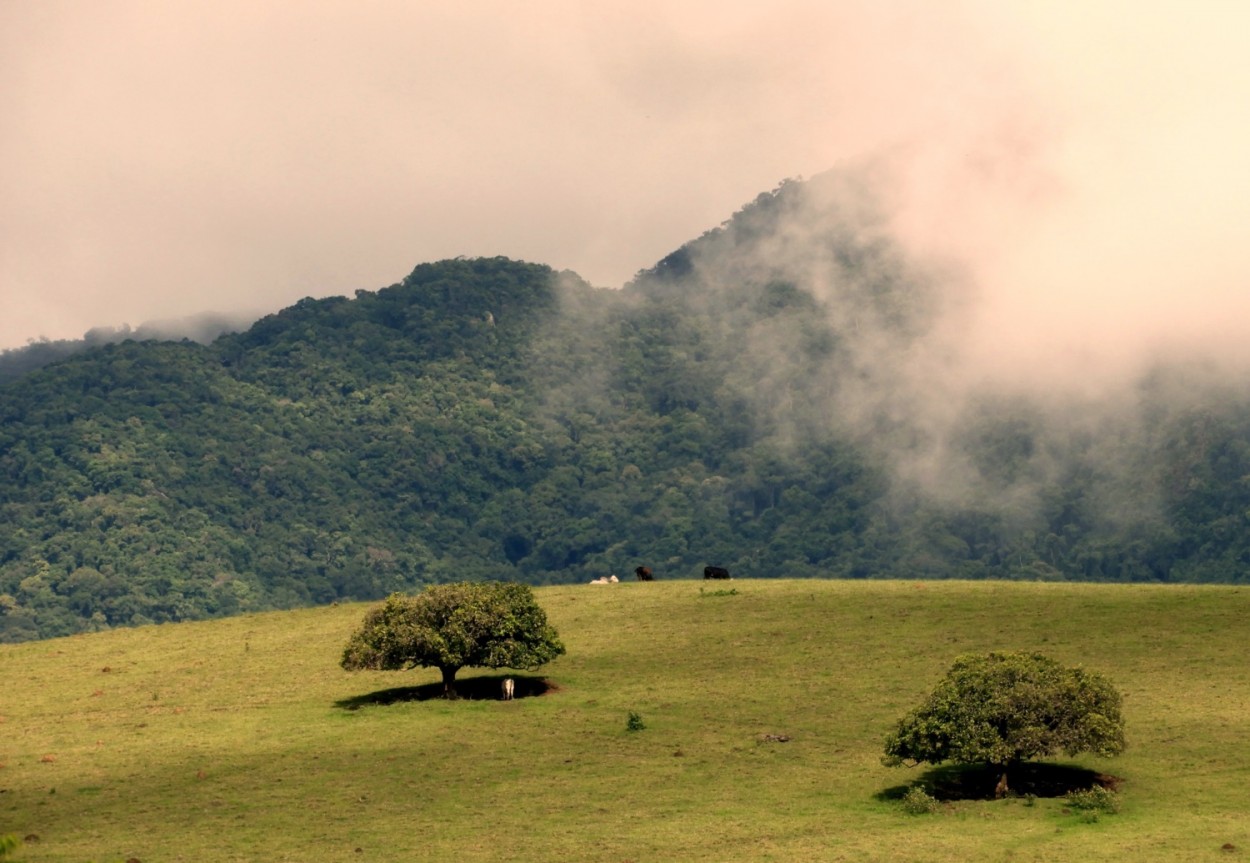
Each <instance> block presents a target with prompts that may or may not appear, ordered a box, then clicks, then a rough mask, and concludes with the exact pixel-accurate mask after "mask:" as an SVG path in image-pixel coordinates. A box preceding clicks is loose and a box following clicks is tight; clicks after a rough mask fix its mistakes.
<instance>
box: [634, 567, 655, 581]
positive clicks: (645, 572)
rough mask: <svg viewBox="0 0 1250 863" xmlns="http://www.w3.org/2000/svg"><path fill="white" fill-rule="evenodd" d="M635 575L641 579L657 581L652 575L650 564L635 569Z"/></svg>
mask: <svg viewBox="0 0 1250 863" xmlns="http://www.w3.org/2000/svg"><path fill="white" fill-rule="evenodd" d="M634 575H636V576H638V580H639V581H655V579H654V578H652V577H651V567H649V566H640V567H638V568H637V569H635V570H634Z"/></svg>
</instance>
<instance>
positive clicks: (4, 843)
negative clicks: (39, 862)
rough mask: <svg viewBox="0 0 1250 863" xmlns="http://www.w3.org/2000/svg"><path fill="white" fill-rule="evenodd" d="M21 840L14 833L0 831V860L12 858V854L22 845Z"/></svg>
mask: <svg viewBox="0 0 1250 863" xmlns="http://www.w3.org/2000/svg"><path fill="white" fill-rule="evenodd" d="M21 844H22V843H21V840H19V839H18V838H17V837H16V836H14V835H13V834H12V833H0V860H8V859H12V856H11V855H12V854H13V853H14V852H16V851H17V849H18V848H19V847H21Z"/></svg>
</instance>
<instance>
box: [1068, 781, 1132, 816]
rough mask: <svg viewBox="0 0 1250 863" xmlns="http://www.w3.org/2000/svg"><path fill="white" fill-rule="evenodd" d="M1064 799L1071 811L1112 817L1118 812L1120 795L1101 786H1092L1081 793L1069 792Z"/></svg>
mask: <svg viewBox="0 0 1250 863" xmlns="http://www.w3.org/2000/svg"><path fill="white" fill-rule="evenodd" d="M1065 799H1066V800H1067V801H1068V805H1069V806H1071V807H1072V808H1073V809H1080V810H1083V811H1087V812H1105V813H1106V814H1108V815H1114V814H1115V813H1117V812H1119V811H1120V795H1118V794H1116V793H1115V792H1114V791H1112V790H1111V789H1110V788H1104V787H1103V786H1101V785H1094V786H1092V787H1090V788H1087V789H1085V790H1083V791H1069V792H1068V793H1067V795H1065Z"/></svg>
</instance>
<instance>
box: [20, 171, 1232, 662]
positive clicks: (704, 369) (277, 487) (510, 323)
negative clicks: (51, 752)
mask: <svg viewBox="0 0 1250 863" xmlns="http://www.w3.org/2000/svg"><path fill="white" fill-rule="evenodd" d="M882 224H883V223H882V220H880V219H879V218H878V217H877V216H876V214H875V212H874V208H873V203H872V197H871V195H869V194H868V193H867V192H866V191H865V190H863V189H861V188H859V187H858V186H857V185H856V184H855V183H854V182H853V181H852V180H851V179H849V178H847V177H843V176H837V175H827V176H824V177H820V178H816V179H813V180H809V181H806V182H798V181H794V182H787V183H784V184H782V185H781V186H780V187H778V188H777V189H775V190H773V191H772V192H770V193H766V194H764V195H761V196H760V197H759V198H757V199H756V200H755V201H753V202H752V203H751V204H749V205H747V206H746V207H744V208H743V209H742V210H741V211H740V212H739V213H737V214H735V216H734V217H733V218H731V219H730V220H729V221H727V222H726V223H725V224H723V225H722V226H720V227H719V228H717V229H715V230H712V231H710V232H708V233H707V234H705V235H704V236H703V237H701V238H699V239H697V240H695V241H693V242H691V243H689V244H687V245H686V246H684V247H682V248H681V249H679V250H677V251H676V252H674V253H673V254H672V255H669V256H668V257H666V258H665V259H663V260H662V261H660V262H659V263H658V264H657V265H656V266H655V267H653V268H652V269H650V270H647V271H644V272H642V273H640V274H639V275H638V276H637V278H636V279H635V280H634V281H633V282H632V283H631V284H629V285H627V286H626V287H625V288H624V289H621V290H619V291H612V290H603V289H595V288H592V287H590V286H589V285H587V284H586V283H585V282H583V281H582V280H581V279H580V278H578V277H577V276H576V275H574V274H572V273H567V272H566V273H558V272H555V271H553V270H551V269H550V268H548V267H545V266H540V265H535V264H528V263H520V262H516V261H510V260H506V259H498V258H497V259H473V260H452V261H443V262H439V263H433V264H423V265H421V266H418V267H417V268H416V269H415V270H414V271H413V272H412V274H411V275H409V276H408V277H407V278H406V279H404V280H403V281H402V282H401V283H399V284H396V285H392V286H391V287H388V288H384V289H381V290H378V291H359V292H357V294H356V295H355V297H353V298H342V297H338V298H330V299H323V300H312V299H309V300H304V301H302V302H300V303H298V304H296V305H294V306H292V307H290V308H287V309H284V310H282V311H280V312H279V313H277V314H274V315H270V316H269V317H266V318H263V319H261V320H260V321H258V322H256V323H255V324H254V325H253V326H252V327H251V328H250V329H248V330H246V331H245V332H240V333H236V334H227V335H223V336H221V337H219V338H217V339H216V340H215V341H213V342H212V343H211V344H199V343H196V342H191V341H181V342H157V341H135V340H130V341H125V342H121V343H117V344H110V345H106V346H102V347H97V348H93V349H90V350H86V351H83V352H80V353H76V354H74V355H72V356H69V357H67V358H65V359H62V360H60V361H57V362H54V363H51V364H49V365H47V366H45V367H43V368H40V369H37V370H35V371H31V372H28V373H26V374H23V375H21V376H18V377H16V378H15V379H14V380H12V381H10V382H8V383H6V384H5V385H4V386H3V387H0V518H2V522H0V640H7V641H15V640H24V639H30V638H37V637H46V636H54V635H61V634H67V633H72V632H78V631H82V630H91V629H99V628H104V627H109V626H118V625H128V624H137V623H144V622H149V621H168V620H182V619H193V618H202V617H211V616H219V615H228V614H233V613H238V612H243V611H250V610H260V609H269V608H286V607H293V606H297V605H303V604H309V603H325V602H330V601H333V600H336V599H366V598H377V597H381V596H383V595H385V594H387V593H388V592H391V591H395V590H407V589H412V588H416V587H419V586H420V585H422V584H426V583H431V582H440V581H447V580H460V579H479V578H505V579H521V580H524V581H528V582H531V583H540V584H541V583H552V582H567V581H580V580H588V579H589V578H592V577H596V576H600V575H606V574H609V573H617V574H618V575H621V576H626V575H627V574H628V573H630V572H632V570H633V568H634V567H635V566H637V565H639V564H646V565H649V566H650V567H652V569H654V570H655V572H656V574H657V576H658V577H660V578H683V577H692V576H696V575H697V574H698V573H699V572H700V571H701V569H702V567H703V565H704V564H716V565H721V566H727V567H729V568H730V570H731V571H733V572H734V574H735V575H742V576H751V577H780V576H788V577H789V576H804V577H846V578H882V577H908V578H951V577H959V578H990V577H993V578H1024V579H1038V578H1046V579H1091V580H1159V581H1178V580H1183V581H1224V582H1237V581H1242V580H1244V579H1245V578H1246V565H1247V560H1250V538H1248V536H1250V535H1248V533H1247V531H1246V520H1247V513H1250V396H1248V395H1247V393H1246V391H1245V389H1244V388H1242V387H1240V386H1238V385H1236V384H1234V383H1229V382H1226V381H1223V380H1222V379H1221V378H1219V377H1218V376H1216V375H1214V374H1207V373H1204V372H1202V371H1201V370H1199V369H1195V368H1178V367H1166V368H1165V367H1160V368H1156V369H1153V370H1152V371H1151V372H1150V373H1149V374H1147V375H1145V376H1143V377H1142V378H1141V380H1140V381H1139V382H1138V386H1137V388H1136V390H1135V391H1134V392H1133V393H1132V394H1131V396H1130V397H1126V399H1124V400H1123V401H1122V402H1120V403H1117V404H1115V405H1114V406H1111V405H1091V404H1087V403H1079V402H1076V401H1072V402H1071V403H1064V404H1056V403H1055V402H1054V400H1053V399H1052V400H1049V401H1043V400H1041V399H1038V398H1033V397H1031V396H1029V395H1028V394H1026V393H1022V392H1012V393H1007V392H988V391H987V392H972V393H967V394H964V395H962V396H961V397H960V401H959V407H960V409H959V411H958V412H957V414H956V415H955V416H954V418H953V419H952V418H950V417H949V416H948V417H947V418H946V419H943V420H942V421H941V422H938V421H937V420H936V419H935V418H934V416H932V415H930V414H927V413H926V412H925V411H924V410H923V409H922V408H921V407H920V405H923V404H925V403H926V400H927V399H928V400H932V399H931V397H932V396H934V395H935V394H936V396H937V397H938V399H939V400H943V399H945V400H946V401H950V399H948V398H946V395H945V394H944V393H942V392H941V387H942V386H943V384H942V377H941V372H942V362H941V359H940V358H941V357H943V356H945V355H946V353H947V351H948V349H949V347H950V345H949V344H948V343H947V342H945V341H944V340H945V339H946V338H947V335H946V334H947V333H949V331H950V328H949V327H944V326H939V324H941V323H943V322H946V321H949V320H950V318H951V316H952V315H957V314H958V304H959V300H958V292H957V290H953V289H952V288H951V286H950V284H949V283H948V281H947V280H946V278H945V276H944V274H942V273H940V272H937V271H934V270H932V269H928V268H926V267H925V266H923V265H922V264H921V263H918V262H916V261H914V260H911V259H909V257H908V256H907V255H906V254H905V253H904V251H903V250H902V249H901V248H900V247H899V246H897V245H896V244H895V243H894V242H893V241H892V240H891V239H890V236H889V233H888V231H886V230H884V228H883V227H882ZM947 413H948V414H949V413H950V412H949V411H948V412H947ZM935 465H936V466H935Z"/></svg>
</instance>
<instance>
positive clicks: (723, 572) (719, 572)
mask: <svg viewBox="0 0 1250 863" xmlns="http://www.w3.org/2000/svg"><path fill="white" fill-rule="evenodd" d="M703 577H704V578H729V577H730V575H729V570H727V569H722V568H721V567H719V566H705V567H703Z"/></svg>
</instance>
